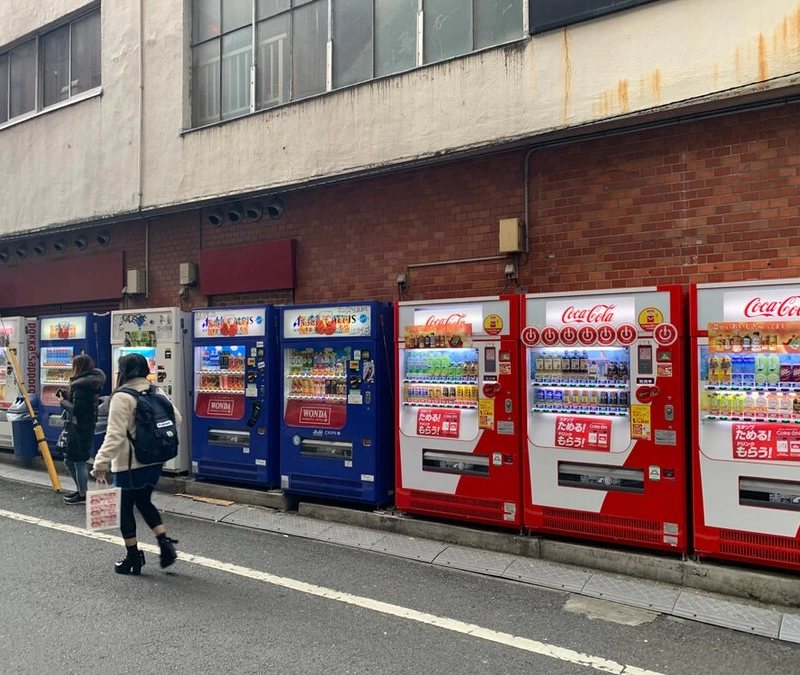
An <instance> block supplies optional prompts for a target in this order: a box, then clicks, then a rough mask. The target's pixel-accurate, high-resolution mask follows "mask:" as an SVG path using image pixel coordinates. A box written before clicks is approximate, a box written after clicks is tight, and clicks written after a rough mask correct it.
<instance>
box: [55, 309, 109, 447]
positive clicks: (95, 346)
mask: <svg viewBox="0 0 800 675" xmlns="http://www.w3.org/2000/svg"><path fill="white" fill-rule="evenodd" d="M39 347H40V349H41V354H40V361H39V363H40V365H39V367H40V369H41V370H40V377H39V383H40V387H41V393H40V412H39V423H40V424H41V425H42V429H43V430H44V437H45V438H46V439H47V445H48V446H49V448H50V452H51V454H53V455H54V456H56V457H61V453H60V452H59V451H58V449H57V448H56V441H57V440H58V435H59V434H60V433H61V429H63V428H64V419H63V417H62V416H61V415H62V413H63V409H62V408H61V405H60V404H59V402H58V399H57V398H56V392H57V391H58V390H59V389H63V390H65V391H66V389H67V387H68V386H69V375H70V373H71V372H72V357H73V356H77V355H78V354H88V355H89V356H91V357H92V359H94V364H95V367H97V368H99V369H100V370H102V371H103V372H104V373H105V374H106V383H105V385H104V387H103V391H102V392H101V396H106V395H108V394H109V393H110V391H111V386H112V370H111V314H93V313H85V314H69V315H64V316H42V317H39ZM96 440H97V441H102V438H98V439H96ZM95 445H97V443H96V444H95ZM96 450H97V447H95V451H96Z"/></svg>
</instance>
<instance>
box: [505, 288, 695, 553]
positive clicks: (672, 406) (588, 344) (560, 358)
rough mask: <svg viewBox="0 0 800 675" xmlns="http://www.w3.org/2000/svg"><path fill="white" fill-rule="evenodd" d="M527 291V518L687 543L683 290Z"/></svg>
mask: <svg viewBox="0 0 800 675" xmlns="http://www.w3.org/2000/svg"><path fill="white" fill-rule="evenodd" d="M522 302H523V314H522V319H521V320H522V324H523V328H522V332H521V340H522V344H523V350H524V358H523V365H524V368H525V378H524V382H525V385H524V393H523V396H524V399H525V402H526V414H525V434H524V438H525V440H524V445H525V448H524V455H525V467H524V480H523V484H524V491H525V495H524V499H525V508H524V522H525V527H526V528H527V529H529V530H531V531H535V532H549V533H552V534H559V535H565V536H573V537H580V538H585V539H594V540H599V541H606V542H613V543H619V544H630V545H633V546H641V547H647V548H654V549H666V550H669V551H676V552H685V551H687V549H688V546H689V537H688V533H687V520H688V515H687V512H688V511H687V495H688V489H689V479H688V474H687V467H688V451H687V442H688V441H687V434H686V428H687V422H686V414H685V408H686V406H685V399H686V396H685V386H686V373H685V367H684V358H685V354H684V351H685V347H684V343H683V339H682V335H683V333H684V331H683V316H684V314H683V310H682V306H683V294H682V289H681V288H680V287H679V286H659V287H652V288H639V289H631V290H626V289H615V290H609V291H593V292H586V293H580V294H558V293H553V294H538V295H528V296H525V297H524V298H522Z"/></svg>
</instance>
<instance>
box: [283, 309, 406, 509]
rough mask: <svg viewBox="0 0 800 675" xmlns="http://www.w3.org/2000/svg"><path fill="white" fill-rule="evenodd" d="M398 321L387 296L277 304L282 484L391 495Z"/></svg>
mask: <svg viewBox="0 0 800 675" xmlns="http://www.w3.org/2000/svg"><path fill="white" fill-rule="evenodd" d="M393 323H394V317H393V315H392V310H391V305H390V304H389V303H378V302H364V303H359V304H353V305H346V306H318V305H306V306H294V307H281V308H280V326H281V367H282V374H283V378H282V381H283V415H282V419H281V436H280V455H281V488H282V489H283V490H284V491H286V492H289V493H295V494H305V495H311V496H316V497H324V498H328V499H335V500H342V501H350V502H363V503H366V504H371V505H375V506H377V505H382V504H386V503H388V502H390V501H391V500H392V497H393V495H394V441H393V438H394V434H393V432H394V420H393V409H394V408H393V405H392V395H393V392H394V388H393V382H394V365H393V364H394V351H393V348H392V336H393V328H392V326H393Z"/></svg>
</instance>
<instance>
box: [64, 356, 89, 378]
mask: <svg viewBox="0 0 800 675" xmlns="http://www.w3.org/2000/svg"><path fill="white" fill-rule="evenodd" d="M93 368H94V359H93V358H92V357H91V356H89V355H88V354H78V355H77V356H76V357H75V358H73V359H72V374H71V375H70V377H69V379H70V380H74V379H75V378H76V377H78V375H83V374H84V373H88V372H89V371H90V370H92V369H93Z"/></svg>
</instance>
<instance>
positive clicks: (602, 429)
mask: <svg viewBox="0 0 800 675" xmlns="http://www.w3.org/2000/svg"><path fill="white" fill-rule="evenodd" d="M555 444H556V447H559V448H579V449H581V450H602V451H605V452H608V451H609V449H610V447H611V422H610V420H595V419H587V418H586V417H567V416H565V415H557V416H556V440H555Z"/></svg>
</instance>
